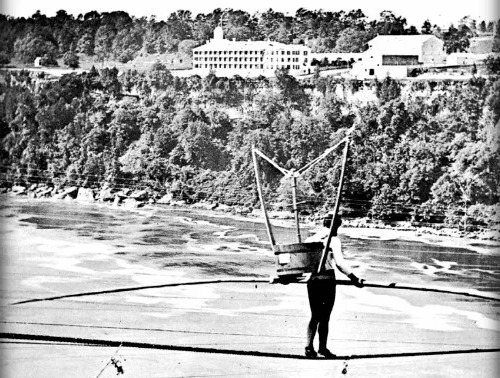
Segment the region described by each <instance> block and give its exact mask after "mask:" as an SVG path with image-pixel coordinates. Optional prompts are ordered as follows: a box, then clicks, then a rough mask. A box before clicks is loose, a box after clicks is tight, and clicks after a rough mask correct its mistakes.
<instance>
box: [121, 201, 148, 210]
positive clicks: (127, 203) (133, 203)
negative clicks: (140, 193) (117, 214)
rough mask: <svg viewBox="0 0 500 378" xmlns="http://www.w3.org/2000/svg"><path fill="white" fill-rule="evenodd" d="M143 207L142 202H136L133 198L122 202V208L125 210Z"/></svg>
mask: <svg viewBox="0 0 500 378" xmlns="http://www.w3.org/2000/svg"><path fill="white" fill-rule="evenodd" d="M142 206H144V202H141V201H137V200H136V199H135V198H126V199H124V200H123V207H125V208H126V209H137V208H139V207H142Z"/></svg>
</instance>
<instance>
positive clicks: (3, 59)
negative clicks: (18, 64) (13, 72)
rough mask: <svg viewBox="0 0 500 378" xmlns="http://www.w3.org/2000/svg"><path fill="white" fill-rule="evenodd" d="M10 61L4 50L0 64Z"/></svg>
mask: <svg viewBox="0 0 500 378" xmlns="http://www.w3.org/2000/svg"><path fill="white" fill-rule="evenodd" d="M9 63H10V57H9V56H8V55H7V54H6V53H4V52H0V65H5V64H9Z"/></svg>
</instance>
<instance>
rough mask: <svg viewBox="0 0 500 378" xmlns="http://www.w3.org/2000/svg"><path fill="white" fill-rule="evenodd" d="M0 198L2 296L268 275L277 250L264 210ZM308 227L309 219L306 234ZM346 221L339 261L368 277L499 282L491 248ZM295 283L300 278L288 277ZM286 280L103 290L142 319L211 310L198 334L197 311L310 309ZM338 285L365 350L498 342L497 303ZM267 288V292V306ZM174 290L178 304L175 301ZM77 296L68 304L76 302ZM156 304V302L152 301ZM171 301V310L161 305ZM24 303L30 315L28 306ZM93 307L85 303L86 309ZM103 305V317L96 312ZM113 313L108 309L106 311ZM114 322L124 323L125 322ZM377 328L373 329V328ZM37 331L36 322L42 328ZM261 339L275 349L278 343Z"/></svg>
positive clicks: (279, 234) (499, 266)
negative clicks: (258, 213)
mask: <svg viewBox="0 0 500 378" xmlns="http://www.w3.org/2000/svg"><path fill="white" fill-rule="evenodd" d="M1 203H2V204H1V205H0V218H1V222H2V228H1V230H0V232H1V234H2V235H1V236H2V247H3V248H2V265H3V276H4V277H3V285H2V296H3V303H4V306H5V305H6V302H8V303H12V302H15V301H19V300H26V299H30V298H37V297H38V298H39V297H47V296H50V295H62V294H69V293H76V292H82V291H86V290H88V291H91V290H106V289H112V288H114V287H123V286H132V285H133V284H136V285H154V284H162V283H165V282H176V281H186V280H197V279H200V280H206V279H224V278H242V279H243V278H263V279H267V278H269V276H271V275H272V274H273V273H274V256H273V255H272V253H271V250H270V247H269V245H268V242H267V234H266V230H265V227H264V224H263V223H262V222H261V220H259V219H245V218H242V217H235V216H232V215H229V214H226V213H218V212H214V211H204V210H193V209H180V208H172V207H166V206H152V207H145V208H141V209H137V210H125V209H122V208H113V207H111V206H108V205H104V204H97V203H93V204H83V203H77V202H75V201H56V200H33V199H27V198H16V197H10V196H3V197H2V202H1ZM274 231H275V236H276V239H277V241H278V242H279V243H290V242H294V238H295V230H294V229H293V228H292V227H284V226H279V227H278V226H275V227H274ZM310 231H311V230H309V229H308V228H307V227H305V228H304V234H305V235H306V236H307V235H308V233H309V232H310ZM347 231H348V230H346V233H345V234H342V233H341V235H340V238H341V240H342V242H343V246H344V249H345V257H346V260H347V261H348V262H349V264H350V265H351V266H352V267H353V269H354V270H355V271H356V273H357V274H358V276H361V277H363V278H365V279H366V280H367V282H369V281H378V282H387V283H390V282H397V283H401V284H404V283H409V284H413V285H421V286H440V287H443V288H454V289H460V290H464V291H471V290H475V291H480V292H482V293H486V294H488V293H490V294H491V293H497V292H498V278H499V276H500V254H499V253H498V249H497V248H496V247H494V246H488V245H481V244H479V243H478V244H468V245H467V246H466V245H465V244H464V246H462V247H459V246H455V247H450V246H443V245H438V244H433V243H430V242H429V240H426V241H425V242H420V241H418V240H404V239H401V238H398V237H397V235H396V236H394V235H393V234H391V237H390V238H389V237H387V235H388V234H384V233H383V232H382V233H379V234H377V235H376V236H373V234H372V233H370V232H367V233H363V232H347ZM371 234H372V236H369V235H371ZM347 235H351V236H350V237H349V236H347ZM124 277H126V280H125V279H124ZM339 278H345V277H339ZM292 286H293V287H296V286H301V285H288V287H292ZM256 287H257V286H256ZM282 288H283V286H282V285H267V286H266V289H265V290H266V291H265V292H263V294H259V293H256V292H255V293H253V292H252V293H249V292H248V293H247V294H248V296H244V297H238V295H241V294H242V292H243V291H241V290H240V292H239V293H236V291H235V290H236V289H234V288H227V289H224V290H222V291H220V292H219V291H217V295H216V296H215V295H214V291H210V290H209V289H208V288H207V289H203V290H202V289H201V288H200V289H197V290H198V291H196V293H195V292H191V291H189V289H178V290H177V291H175V292H173V294H172V295H171V296H170V297H167V296H163V297H160V296H158V295H157V294H151V295H150V296H149V297H145V296H142V297H141V296H139V295H138V294H134V293H129V294H127V293H126V294H123V295H122V296H114V297H109V298H108V299H109V300H110V301H114V303H115V305H116V306H118V305H120V306H122V305H124V303H127V304H128V305H129V306H132V304H133V305H134V306H139V305H142V304H144V305H151V306H152V307H151V309H150V311H148V312H145V311H143V312H142V313H141V316H145V317H146V318H147V319H160V318H162V319H163V318H165V317H170V318H173V317H174V315H172V314H175V315H176V316H178V317H179V319H182V317H184V319H185V320H186V321H188V317H187V315H186V314H187V312H186V311H187V310H185V309H186V308H189V311H191V313H193V312H195V311H198V312H199V311H201V310H200V309H203V311H205V312H206V313H205V314H204V315H203V317H201V318H200V319H198V318H197V320H196V323H195V322H194V320H193V324H196V326H193V327H199V329H200V331H199V332H202V331H203V330H204V328H203V327H204V326H203V321H204V320H203V319H205V321H206V322H207V324H208V323H209V324H210V327H212V328H213V327H215V326H216V324H217V322H218V319H219V317H220V316H230V317H234V316H235V315H238V314H250V313H251V314H261V315H262V314H265V315H269V316H271V315H273V316H275V317H276V316H277V315H278V314H277V313H275V312H276V311H281V313H280V314H281V315H283V311H287V312H290V311H297V308H301V307H303V308H304V309H306V308H307V299H306V297H305V296H304V288H303V287H299V288H297V289H293V290H295V291H290V290H291V289H289V288H287V289H286V290H288V291H287V292H286V293H288V294H287V295H290V296H291V297H289V298H288V299H287V297H286V296H285V295H284V294H283V293H284V292H285V291H283V290H285V289H282ZM214 290H215V289H214ZM200 293H202V294H203V295H202V296H200V295H201V294H200ZM245 295H246V294H245ZM339 295H341V296H343V298H344V299H342V298H340V299H339V301H344V303H348V304H349V306H348V307H349V308H348V309H346V310H340V311H341V312H340V314H339V315H338V318H340V321H342V319H344V320H345V321H346V322H350V323H349V324H351V323H353V322H354V323H355V320H356V319H358V320H359V319H365V322H364V323H365V326H366V327H367V328H366V330H364V331H363V330H362V328H359V331H357V332H359V333H361V332H364V333H365V335H367V336H366V340H365V341H364V342H365V344H362V343H361V344H360V342H359V340H358V341H356V340H355V341H353V344H352V345H353V348H354V349H353V350H355V349H356V348H358V349H359V348H364V350H368V347H369V345H372V344H373V343H374V342H376V341H378V342H379V343H378V344H380V342H381V341H384V340H383V339H384V336H385V335H386V334H387V335H388V332H390V333H391V337H390V338H389V337H388V340H387V341H386V346H387V348H389V349H388V350H390V351H391V352H392V351H393V350H394V348H393V344H390V343H392V342H395V343H399V344H398V345H397V348H398V349H400V348H401V345H403V343H405V344H404V345H403V346H407V345H408V344H409V343H411V345H410V346H411V347H417V346H418V345H420V344H422V345H420V346H418V348H420V349H419V350H427V349H428V348H429V346H433V347H434V348H437V349H439V348H440V347H441V346H446V348H451V347H454V348H458V347H460V346H463V347H466V348H471V347H483V348H497V347H498V342H497V340H498V332H499V331H500V324H499V321H498V314H499V306H498V304H497V303H498V302H492V301H488V300H481V299H471V298H466V297H459V296H454V295H440V294H438V295H434V294H432V293H430V294H429V293H425V294H422V293H414V292H404V291H398V290H380V289H379V290H377V289H374V290H367V289H362V290H359V289H356V288H345V294H342V293H341V294H339ZM233 296H235V298H240V299H239V301H240V302H239V303H240V304H239V305H237V306H236V305H228V304H225V305H223V306H222V305H221V306H219V305H220V303H221V302H220V301H222V300H225V301H226V300H227V301H229V300H230V299H231V298H233ZM262 296H266V304H265V305H264V304H263V297H262ZM202 297H203V299H200V298H202ZM214 298H215V299H214ZM291 298H293V300H292V299H291ZM108 299H103V298H101V299H98V298H96V299H95V301H96V302H85V303H90V304H89V306H95V305H99V306H102V305H103V303H104V302H105V301H106V300H108ZM174 300H177V301H179V300H181V301H182V303H181V302H179V303H181V304H179V303H177V302H176V304H175V305H174V302H173V301H174ZM209 300H212V302H213V303H212V304H211V305H210V308H208V306H207V303H208V301H209ZM200 301H202V302H200ZM217 301H219V302H217ZM67 303H70V302H67ZM75 303H76V302H75ZM79 303H80V302H78V303H76V304H74V306H82V304H81V303H80V304H79ZM82 303H83V302H82ZM241 303H243V304H241ZM159 304H161V306H162V307H161V308H160V309H158V307H154V306H158V305H159ZM71 305H72V306H73V304H71ZM47 306H49V305H47ZM169 306H170V307H171V308H172V313H170V314H166V309H167V308H169ZM244 306H246V308H245V309H244V308H243V307H244ZM259 306H260V307H259ZM174 307H175V311H173V310H174ZM44 308H47V309H48V310H50V311H55V310H54V308H50V307H43V306H42V307H40V306H38V307H16V308H15V309H13V308H12V307H8V311H6V312H5V314H6V318H7V321H6V322H4V323H5V324H4V329H5V327H7V330H9V327H11V328H10V329H14V328H15V327H16V322H18V320H19V319H23V321H25V323H24V324H23V327H26V324H35V323H34V321H35V320H36V319H39V318H40V314H43V311H44ZM99 308H100V307H99ZM127 308H129V307H127ZM11 309H12V310H11ZM28 309H31V310H32V311H36V313H29V311H28ZM78 309H79V307H75V308H72V311H77V312H75V313H76V314H78V311H80V315H76V316H77V318H78V316H82V318H83V315H82V313H81V310H78ZM80 309H81V307H80ZM93 309H94V307H89V314H90V313H92V311H94V310H93ZM183 309H184V310H183ZM23 311H24V312H23ZM343 311H345V312H343ZM207 313H208V314H209V315H207ZM25 314H28V315H25ZM50 314H51V315H48V318H50V319H48V320H50V321H51V322H54V319H52V317H53V316H54V315H53V314H54V312H51V313H50ZM99 314H100V315H99V316H102V312H99ZM353 314H354V315H353ZM281 315H280V316H281ZM58 316H60V315H58ZM120 316H122V315H120ZM123 316H124V315H123ZM211 316H212V317H213V319H212V318H211ZM283 316H284V315H283ZM286 316H289V314H287V315H286ZM358 316H359V318H358ZM87 318H88V319H87ZM34 319H35V320H34ZM110 319H113V318H112V317H109V318H106V319H104V320H106V321H109V320H110ZM120 319H121V318H120ZM85 321H86V322H88V323H89V324H91V323H92V322H93V321H92V316H91V315H86V316H85ZM129 321H130V323H131V324H134V322H136V319H133V318H130V319H129ZM148 321H149V320H148ZM392 321H394V322H396V323H397V324H400V325H401V328H400V329H401V330H402V331H399V328H397V327H396V328H395V327H392V326H389V324H391V323H390V322H392ZM29 322H33V323H29ZM75 322H77V320H75ZM121 322H122V320H120V324H124V323H126V320H123V322H124V323H121ZM296 322H297V323H296V324H297V325H296V327H303V325H305V323H306V322H307V311H306V310H304V311H302V312H300V318H298V319H297V320H296ZM370 322H371V323H370ZM396 323H394V324H396ZM37 324H38V323H37ZM356 324H358V323H356ZM367 324H369V326H368V325H367ZM403 325H404V328H403ZM408 325H410V328H411V330H410V331H411V332H410V333H409V334H410V335H412V336H413V341H411V342H410V341H409V340H408V337H407V335H406V336H402V335H401V332H408V330H409V329H410V328H408ZM86 327H87V325H86ZM259 327H260V326H259ZM294 327H295V325H294ZM377 327H378V328H377ZM374 329H375V331H376V338H375V337H374V336H373V333H372V331H373V330H374ZM22 330H23V331H24V330H25V329H24V328H23V329H22ZM36 330H37V332H38V328H36ZM183 332H184V331H183ZM287 332H288V331H287ZM289 332H290V333H293V332H296V330H290V331H289ZM339 332H340V333H339V336H338V340H343V339H344V338H347V337H348V336H346V335H344V334H342V332H343V331H342V330H340V331H339ZM346 332H347V331H346ZM349 332H352V331H349ZM347 334H348V333H347ZM290 337H291V336H290ZM294 337H296V336H294ZM398 338H400V339H399V341H398ZM370 339H373V340H370ZM197 340H198V339H197ZM394 340H395V341H394ZM446 340H447V341H446ZM339 342H341V341H339ZM356 342H357V344H356ZM370 343H372V344H370ZM419 343H420V344H419ZM360 345H361V346H360ZM365 345H367V347H365ZM348 346H349V345H348ZM261 347H262V348H269V350H270V351H273V350H274V349H273V348H275V345H273V344H269V345H267V344H266V345H265V346H261ZM391 347H392V348H393V349H390V348H391ZM294 348H295V346H294ZM296 348H297V350H298V352H297V353H301V349H302V346H301V345H300V346H297V347H296ZM294 352H295V350H294Z"/></svg>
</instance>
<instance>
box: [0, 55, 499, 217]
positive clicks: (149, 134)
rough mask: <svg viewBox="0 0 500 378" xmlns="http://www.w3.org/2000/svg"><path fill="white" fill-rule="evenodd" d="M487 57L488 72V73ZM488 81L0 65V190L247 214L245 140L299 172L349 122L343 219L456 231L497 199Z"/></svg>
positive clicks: (331, 191) (331, 190)
mask: <svg viewBox="0 0 500 378" xmlns="http://www.w3.org/2000/svg"><path fill="white" fill-rule="evenodd" d="M493 63H495V62H493ZM498 63H499V62H498V61H496V64H490V66H489V68H490V69H496V70H497V73H498ZM499 89H500V79H499V76H498V75H493V74H492V75H490V76H488V78H484V77H478V78H473V79H472V80H470V81H441V82H424V81H420V82H405V83H403V82H398V81H395V80H392V79H390V78H387V79H385V80H384V81H381V82H377V81H375V82H366V83H363V82H361V81H356V80H352V81H349V80H347V81H346V80H341V79H338V78H333V77H314V78H311V79H308V80H302V81H298V80H297V79H296V78H294V77H293V76H290V75H288V73H287V72H286V71H277V72H276V77H274V78H271V79H267V78H264V77H260V78H257V79H253V80H249V79H247V80H245V79H242V78H240V77H234V78H224V77H216V76H215V75H213V74H211V75H208V76H207V77H204V78H200V77H198V76H192V77H187V78H179V77H174V76H173V75H172V74H171V72H170V71H169V70H168V69H166V68H165V66H164V65H163V64H161V63H157V64H155V65H154V67H153V68H152V69H151V70H150V71H148V72H137V71H134V70H129V71H126V72H123V73H119V72H118V70H117V69H102V70H100V71H98V70H96V69H92V70H90V71H89V72H85V73H82V74H76V73H73V74H67V75H64V76H62V77H61V78H59V79H53V78H49V77H44V74H43V73H29V72H27V71H18V72H15V71H11V72H9V71H4V72H3V73H2V76H1V83H0V90H1V93H2V96H1V102H0V115H1V117H0V119H1V124H0V137H1V138H2V150H1V159H2V172H3V175H2V177H3V180H4V182H3V185H12V184H28V183H32V182H44V183H48V184H49V185H54V186H56V187H64V186H69V185H77V186H81V187H94V188H98V187H102V186H104V185H106V186H108V187H111V188H116V189H119V188H124V187H126V188H147V189H148V190H151V191H153V192H155V193H157V194H158V196H161V195H164V194H166V193H170V194H171V195H172V196H174V197H175V198H180V199H183V200H184V201H186V202H188V203H193V202H197V201H212V202H218V203H224V204H228V205H239V206H246V207H248V208H255V207H258V201H257V193H256V187H255V176H254V172H253V166H252V160H251V153H250V151H251V147H252V146H253V145H254V146H256V147H257V148H259V149H260V150H261V151H262V152H264V153H265V154H266V155H268V156H269V157H271V158H272V159H274V160H276V161H277V162H278V163H279V164H280V165H282V166H284V167H286V168H288V169H289V168H300V167H301V166H303V165H304V164H305V163H306V162H308V161H309V160H310V159H312V158H315V157H316V156H318V155H319V154H321V153H322V152H323V151H324V150H325V149H326V148H328V147H329V146H332V145H333V144H334V143H336V142H337V141H339V140H340V139H341V138H342V137H343V136H344V135H345V132H346V130H347V129H349V128H351V127H353V128H354V132H353V134H352V143H351V149H350V152H349V164H348V168H347V173H346V183H345V187H344V189H345V196H344V201H343V204H344V209H343V211H344V212H345V213H346V214H348V215H351V216H369V217H372V218H375V219H390V220H411V221H414V222H438V223H447V224H452V225H453V224H455V225H456V224H458V223H459V222H460V221H461V220H462V219H463V216H464V214H465V213H467V217H468V219H469V222H470V223H472V222H471V220H472V221H473V222H475V223H476V224H483V225H488V224H489V225H490V226H491V224H492V222H493V220H494V219H495V211H498V202H499V195H500V193H499V187H500V186H499V184H500V182H499V181H500V151H499V149H498V146H499V132H498V125H499V124H498V122H499V119H500V97H499V93H500V91H499ZM361 93H369V94H371V95H372V97H371V100H366V101H361V100H359V98H358V97H356V96H357V95H359V94H361ZM131 94H133V95H131ZM360 98H361V97H360ZM340 154H341V151H338V153H337V154H333V156H332V158H331V159H330V160H326V161H324V163H322V164H319V165H318V166H316V167H315V168H314V169H312V170H311V171H309V172H308V174H307V176H306V177H305V179H304V180H303V181H301V183H300V187H299V194H300V198H299V200H300V201H303V202H304V203H305V206H306V209H307V207H308V208H309V209H311V208H314V207H323V206H326V207H328V206H329V204H331V201H332V200H333V199H334V196H335V187H336V184H337V182H338V177H339V160H340ZM261 167H262V171H263V175H264V177H263V178H264V184H265V191H266V195H267V197H268V198H269V199H270V200H269V202H270V204H271V206H273V208H275V209H289V206H290V196H289V185H288V183H286V182H284V181H283V180H282V176H280V174H279V172H278V171H277V170H276V169H275V168H274V167H272V166H271V165H269V164H265V163H264V162H263V163H262V164H261ZM287 191H288V192H287Z"/></svg>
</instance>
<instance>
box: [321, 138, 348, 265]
mask: <svg viewBox="0 0 500 378" xmlns="http://www.w3.org/2000/svg"><path fill="white" fill-rule="evenodd" d="M348 151H349V139H346V142H345V146H344V155H343V162H342V170H341V172H340V180H339V187H338V189H337V198H336V200H335V207H334V209H333V218H332V224H331V225H330V232H329V233H328V239H327V240H326V243H325V247H324V249H323V253H322V255H321V260H320V263H319V267H318V274H319V273H321V272H322V271H323V269H324V268H325V263H326V257H327V256H328V249H329V248H330V242H331V241H332V237H333V235H332V234H333V227H334V220H335V217H336V216H337V214H338V212H339V207H340V197H341V193H342V186H343V185H344V174H345V166H346V163H347V152H348Z"/></svg>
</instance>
